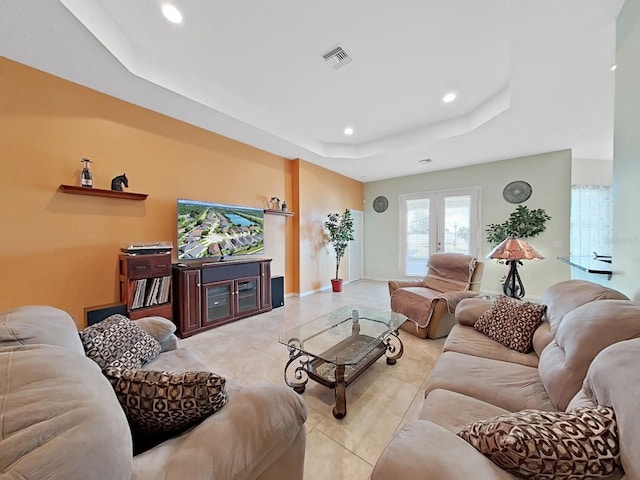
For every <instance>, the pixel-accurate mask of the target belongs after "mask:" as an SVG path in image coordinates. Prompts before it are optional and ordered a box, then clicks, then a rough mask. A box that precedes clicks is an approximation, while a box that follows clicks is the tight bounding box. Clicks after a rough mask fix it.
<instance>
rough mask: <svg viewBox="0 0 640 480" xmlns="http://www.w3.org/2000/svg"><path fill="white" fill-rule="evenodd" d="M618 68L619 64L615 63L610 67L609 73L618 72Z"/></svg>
mask: <svg viewBox="0 0 640 480" xmlns="http://www.w3.org/2000/svg"><path fill="white" fill-rule="evenodd" d="M616 68H618V64H617V63H614V64H613V65H611V66H610V67H609V71H610V72H615V71H616Z"/></svg>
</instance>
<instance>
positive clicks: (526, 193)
mask: <svg viewBox="0 0 640 480" xmlns="http://www.w3.org/2000/svg"><path fill="white" fill-rule="evenodd" d="M532 191H533V190H532V189H531V185H529V184H528V183H527V182H524V181H522V180H516V181H515V182H511V183H508V184H507V185H506V186H505V187H504V190H502V198H504V199H505V200H506V201H507V202H509V203H522V202H524V201H526V200H528V199H529V197H530V196H531V192H532Z"/></svg>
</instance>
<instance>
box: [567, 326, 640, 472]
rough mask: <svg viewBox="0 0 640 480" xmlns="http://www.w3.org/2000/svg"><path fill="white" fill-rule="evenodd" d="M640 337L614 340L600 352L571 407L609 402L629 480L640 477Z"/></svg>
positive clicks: (607, 403)
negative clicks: (639, 411) (614, 418)
mask: <svg viewBox="0 0 640 480" xmlns="http://www.w3.org/2000/svg"><path fill="white" fill-rule="evenodd" d="M638 365H640V339H634V340H627V341H623V342H618V343H615V344H613V345H611V346H609V347H607V348H605V349H604V350H603V351H602V352H600V353H599V354H598V355H597V356H596V358H595V359H594V360H593V362H592V363H591V366H590V367H589V371H588V372H587V376H586V378H585V380H584V383H583V386H582V390H580V392H578V394H577V395H576V396H575V397H574V399H573V400H572V401H571V403H570V404H569V407H568V408H570V409H572V408H577V407H584V406H587V407H589V406H594V405H610V406H612V407H613V409H614V411H615V412H616V418H617V421H618V437H619V443H620V461H621V463H622V468H623V469H624V471H625V473H626V476H625V478H628V479H635V478H640V423H639V422H638V399H639V398H640V376H639V375H638Z"/></svg>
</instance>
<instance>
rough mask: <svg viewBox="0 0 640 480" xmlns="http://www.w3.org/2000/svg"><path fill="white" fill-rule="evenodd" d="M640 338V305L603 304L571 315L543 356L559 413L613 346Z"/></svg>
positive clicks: (542, 363) (542, 371) (542, 368)
mask: <svg viewBox="0 0 640 480" xmlns="http://www.w3.org/2000/svg"><path fill="white" fill-rule="evenodd" d="M637 337H640V305H639V304H637V303H634V302H631V301H630V300H600V301H597V302H591V303H587V304H585V305H582V306H580V307H578V308H576V309H575V310H572V311H571V312H569V313H567V314H566V315H565V317H564V319H563V320H562V322H561V323H560V324H559V326H558V328H557V330H556V336H555V340H553V341H552V342H551V343H550V344H549V345H548V346H547V347H546V348H545V349H544V350H543V352H542V354H541V355H540V362H539V366H538V368H539V373H540V378H541V379H542V382H543V383H544V386H545V388H546V389H547V392H548V393H549V397H550V398H551V400H552V401H553V403H554V404H555V405H556V406H557V407H558V409H559V410H564V409H566V408H567V405H568V404H569V401H570V400H571V399H572V398H573V396H574V395H575V394H576V393H578V391H579V390H580V388H581V386H582V382H583V380H584V378H585V375H586V373H587V369H588V368H589V365H590V364H591V362H592V361H593V359H594V358H595V356H596V355H597V354H598V353H599V352H600V351H602V350H603V349H604V348H606V347H608V346H609V345H611V344H613V343H616V342H620V341H623V340H628V339H631V338H637Z"/></svg>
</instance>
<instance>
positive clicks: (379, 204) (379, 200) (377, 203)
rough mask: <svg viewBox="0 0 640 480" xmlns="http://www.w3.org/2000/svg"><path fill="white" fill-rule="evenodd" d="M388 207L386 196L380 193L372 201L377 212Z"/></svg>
mask: <svg viewBox="0 0 640 480" xmlns="http://www.w3.org/2000/svg"><path fill="white" fill-rule="evenodd" d="M388 207H389V200H387V197H383V196H382V195H380V196H379V197H376V198H375V200H374V201H373V209H374V210H375V211H376V212H378V213H382V212H384V211H385V210H386V209H387V208H388Z"/></svg>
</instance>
